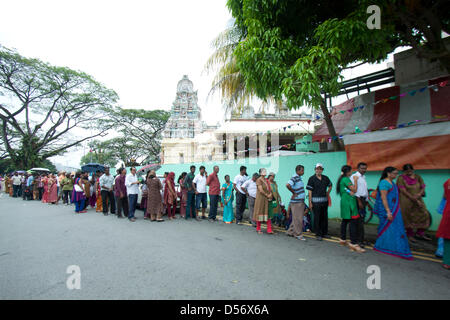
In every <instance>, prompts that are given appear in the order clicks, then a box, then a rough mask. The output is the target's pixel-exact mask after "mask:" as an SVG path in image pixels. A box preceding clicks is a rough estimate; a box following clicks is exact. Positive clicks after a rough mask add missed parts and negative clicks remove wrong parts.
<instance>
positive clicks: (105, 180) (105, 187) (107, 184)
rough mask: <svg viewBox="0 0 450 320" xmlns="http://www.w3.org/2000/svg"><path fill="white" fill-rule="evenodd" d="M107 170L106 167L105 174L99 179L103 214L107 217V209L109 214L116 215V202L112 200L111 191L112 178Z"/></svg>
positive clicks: (112, 193)
mask: <svg viewBox="0 0 450 320" xmlns="http://www.w3.org/2000/svg"><path fill="white" fill-rule="evenodd" d="M109 170H110V169H109V167H106V168H105V173H104V174H103V175H102V176H101V177H100V179H99V183H100V190H101V197H102V207H103V214H104V215H105V216H107V215H108V207H109V210H110V213H111V214H115V213H116V201H115V199H114V191H113V184H114V177H113V176H112V174H111V173H110V172H109Z"/></svg>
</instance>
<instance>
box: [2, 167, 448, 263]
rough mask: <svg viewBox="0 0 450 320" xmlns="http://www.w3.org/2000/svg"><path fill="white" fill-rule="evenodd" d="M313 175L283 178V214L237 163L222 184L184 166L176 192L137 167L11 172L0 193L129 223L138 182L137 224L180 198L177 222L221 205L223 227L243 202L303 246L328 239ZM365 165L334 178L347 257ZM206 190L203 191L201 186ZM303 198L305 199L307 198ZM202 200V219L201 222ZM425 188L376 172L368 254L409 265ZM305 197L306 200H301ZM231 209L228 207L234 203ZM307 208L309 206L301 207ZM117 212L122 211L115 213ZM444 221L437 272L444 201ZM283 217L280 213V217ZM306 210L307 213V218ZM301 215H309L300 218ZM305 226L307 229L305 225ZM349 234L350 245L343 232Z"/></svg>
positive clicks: (393, 172) (271, 193) (359, 212)
mask: <svg viewBox="0 0 450 320" xmlns="http://www.w3.org/2000/svg"><path fill="white" fill-rule="evenodd" d="M314 169H315V174H314V175H312V176H311V177H309V179H308V182H307V184H306V185H305V183H304V182H303V178H302V176H303V175H304V166H302V165H297V166H296V167H295V173H294V174H293V176H292V177H291V178H290V179H289V181H287V183H286V185H285V187H286V188H287V190H289V192H290V193H291V194H292V196H291V198H290V201H289V207H288V210H287V211H286V210H283V206H282V201H281V197H280V194H279V190H278V185H277V183H276V181H275V177H276V175H275V173H273V172H271V173H269V174H268V173H267V170H266V169H265V168H261V169H259V172H258V173H253V174H252V177H251V178H249V177H248V174H247V168H246V167H245V166H241V167H240V169H239V174H238V175H236V176H235V177H234V179H233V180H231V178H230V176H229V175H225V176H224V180H225V182H224V183H223V184H222V185H221V184H220V177H219V171H220V168H219V166H214V168H213V172H212V173H211V174H209V175H208V173H207V172H206V168H205V167H204V166H201V167H200V168H199V173H198V174H195V171H196V167H195V166H191V167H190V172H189V173H187V172H183V173H182V174H181V175H180V176H179V177H178V179H177V183H178V185H179V186H180V189H179V190H178V191H177V190H176V187H175V173H174V172H166V173H165V175H164V178H165V179H164V180H163V181H161V180H160V179H159V177H157V175H156V172H155V171H154V170H151V171H149V172H148V173H147V176H146V177H145V180H143V181H142V180H141V181H140V180H139V179H138V177H137V175H136V168H131V172H130V173H129V174H127V169H126V168H120V169H119V170H117V176H116V177H113V176H112V174H111V173H110V169H109V168H106V169H105V172H104V173H103V172H96V173H95V174H93V175H92V176H91V177H90V178H89V174H88V173H86V172H77V173H75V175H71V174H70V173H65V172H61V173H60V174H59V175H58V176H57V175H53V174H41V175H37V174H32V175H26V174H22V175H20V174H18V173H17V172H16V173H14V174H12V175H10V176H7V177H6V178H5V179H0V180H2V182H4V187H2V188H4V192H6V193H9V194H10V196H11V197H20V196H22V195H23V199H24V200H25V199H28V200H40V201H42V202H43V203H49V204H58V202H59V201H60V200H61V199H62V201H63V203H64V204H66V205H69V203H71V204H74V205H75V213H77V214H79V213H85V212H87V209H88V206H91V207H92V208H96V211H97V212H102V213H103V214H104V215H105V216H107V215H108V212H109V214H114V215H117V217H118V218H125V217H126V218H128V219H129V220H130V221H131V222H134V221H136V217H135V211H136V207H137V199H138V194H139V191H140V190H139V185H140V184H142V201H141V203H140V206H141V208H143V209H144V211H145V213H144V219H145V220H150V221H157V222H163V221H165V220H164V219H163V216H164V215H165V214H167V217H168V219H169V220H173V219H176V217H175V212H176V208H177V201H178V198H179V199H180V218H183V219H186V220H190V219H192V220H197V221H200V220H203V219H208V220H209V221H210V222H214V221H216V220H217V211H218V206H219V204H220V205H221V206H222V207H223V222H224V223H226V224H231V223H233V222H235V223H236V224H241V223H242V222H243V220H244V211H245V209H246V206H247V203H248V209H249V216H248V221H249V222H250V223H251V224H252V225H253V226H254V227H256V232H257V233H258V234H262V233H263V232H262V228H261V226H262V224H263V223H265V224H266V225H267V229H266V230H267V234H273V233H274V231H273V228H272V224H273V223H274V222H275V221H279V220H282V219H284V220H285V221H289V223H288V225H287V226H286V228H287V235H288V236H291V237H295V238H296V239H298V240H302V241H306V238H305V237H304V235H303V232H304V231H305V230H306V229H309V228H311V229H312V231H313V232H314V233H315V236H316V239H317V240H318V241H321V240H322V239H323V238H330V235H329V234H328V207H329V206H331V199H330V192H331V191H332V189H333V183H332V182H331V180H330V178H329V177H328V176H326V175H324V174H323V172H324V170H325V168H324V166H323V164H321V163H317V164H316V166H315V168H314ZM367 169H368V167H367V164H366V163H363V162H361V163H359V164H358V166H357V171H356V172H353V171H352V168H351V167H350V166H348V165H344V166H342V168H341V175H340V177H339V178H338V179H337V183H336V192H337V194H338V195H339V196H340V214H341V232H340V241H339V242H340V244H341V245H343V246H345V247H348V248H349V249H350V250H351V251H352V252H356V253H364V252H365V249H364V246H365V241H364V217H365V215H366V208H367V207H368V206H367V204H368V198H369V192H368V188H367V182H366V180H365V174H366V172H367ZM207 186H209V192H208V193H207V189H206V187H207ZM307 194H308V197H307ZM208 195H209V203H210V209H209V215H208V217H206V209H207V206H208V200H207V196H208ZM449 195H450V179H449V180H448V181H447V182H446V183H445V184H444V199H448V197H449ZM424 196H425V183H424V181H423V179H422V178H421V177H420V176H419V175H418V174H416V173H415V172H414V168H413V166H412V165H411V164H406V165H405V166H404V167H403V174H402V175H401V176H399V177H398V170H397V169H396V168H394V167H387V168H385V169H384V171H383V172H382V175H381V178H380V181H379V183H378V186H377V189H376V200H375V204H374V207H373V212H374V213H375V214H377V215H378V217H379V221H380V222H379V226H378V236H377V240H376V243H375V246H374V250H375V251H378V252H381V253H384V254H388V255H392V256H396V257H400V258H404V259H408V260H411V259H412V253H411V250H410V243H415V242H417V240H423V241H431V238H430V237H428V236H427V235H426V234H425V230H426V229H427V228H428V226H429V215H428V212H427V209H426V206H425V203H424V202H423V199H422V198H423V197H424ZM306 198H308V202H306ZM235 199H236V202H235V204H236V206H235V208H233V203H234V200H235ZM307 203H308V205H307ZM122 211H123V214H122ZM443 211H444V213H443V218H442V222H441V225H440V227H439V230H438V236H439V237H441V238H443V239H444V248H445V249H447V250H444V267H445V268H446V269H449V268H450V266H449V265H450V261H449V256H450V248H449V246H450V222H449V221H450V205H449V204H448V202H447V204H446V206H445V209H444V210H443ZM283 212H285V216H283ZM309 212H311V215H310V216H309ZM307 215H308V217H307ZM306 225H308V226H307V227H306ZM348 229H349V231H350V232H349V236H350V238H349V240H347V230H348Z"/></svg>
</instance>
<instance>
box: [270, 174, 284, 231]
mask: <svg viewBox="0 0 450 320" xmlns="http://www.w3.org/2000/svg"><path fill="white" fill-rule="evenodd" d="M267 180H268V182H269V187H270V192H272V201H271V202H270V203H269V219H271V220H272V224H274V222H277V221H278V222H279V223H281V196H280V194H279V193H278V185H277V182H276V181H275V173H274V172H271V173H269V176H268V177H267Z"/></svg>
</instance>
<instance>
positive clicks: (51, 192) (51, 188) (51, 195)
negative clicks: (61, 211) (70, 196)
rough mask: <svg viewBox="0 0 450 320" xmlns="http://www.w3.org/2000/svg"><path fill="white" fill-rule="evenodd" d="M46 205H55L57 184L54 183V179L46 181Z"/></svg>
mask: <svg viewBox="0 0 450 320" xmlns="http://www.w3.org/2000/svg"><path fill="white" fill-rule="evenodd" d="M47 189H48V196H47V202H48V203H56V202H57V201H58V184H57V183H56V179H49V180H48V187H47Z"/></svg>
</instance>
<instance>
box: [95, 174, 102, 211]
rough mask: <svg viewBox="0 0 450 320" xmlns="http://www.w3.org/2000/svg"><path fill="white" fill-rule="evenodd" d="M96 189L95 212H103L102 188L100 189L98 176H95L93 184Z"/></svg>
mask: <svg viewBox="0 0 450 320" xmlns="http://www.w3.org/2000/svg"><path fill="white" fill-rule="evenodd" d="M95 186H96V187H97V190H96V192H95V194H96V197H97V207H96V209H95V212H103V200H102V190H101V189H100V178H97V183H96V184H95Z"/></svg>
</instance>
